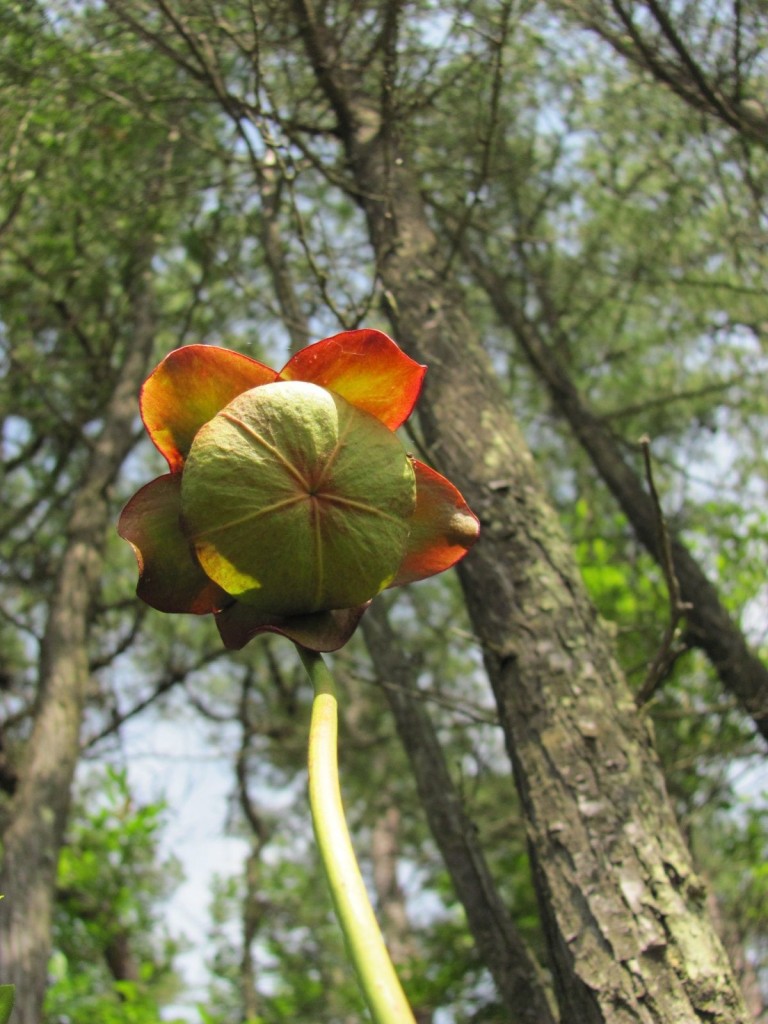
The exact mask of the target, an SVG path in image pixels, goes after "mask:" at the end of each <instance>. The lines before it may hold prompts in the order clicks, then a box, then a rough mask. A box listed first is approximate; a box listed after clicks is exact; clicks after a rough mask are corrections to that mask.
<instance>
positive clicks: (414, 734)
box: [362, 603, 555, 1024]
mask: <svg viewBox="0 0 768 1024" xmlns="http://www.w3.org/2000/svg"><path fill="white" fill-rule="evenodd" d="M362 627H363V633H364V635H365V642H366V645H367V647H368V650H369V652H370V654H371V659H372V661H373V664H374V668H375V670H376V674H377V676H378V677H379V681H380V683H381V685H382V687H383V689H384V692H385V694H386V697H387V700H388V701H389V706H390V708H391V709H392V714H393V716H394V719H395V726H396V728H397V733H398V736H399V737H400V741H401V742H402V744H403V747H404V748H405V751H406V753H407V755H408V758H409V760H410V762H411V767H412V769H413V773H414V777H415V779H416V787H417V789H418V792H419V797H420V799H421V803H422V805H423V807H424V812H425V814H426V816H427V820H428V822H429V827H430V829H431V831H432V836H433V837H434V840H435V842H436V843H437V846H438V848H439V850H440V853H441V854H442V857H443V860H444V861H445V866H446V868H447V869H448V872H449V874H450V876H451V881H452V882H453V887H454V890H455V892H456V895H457V897H458V898H459V900H460V901H461V903H462V905H463V907H464V912H465V913H466V915H467V923H468V925H469V930H470V932H471V933H472V937H473V939H474V941H475V944H476V946H477V950H478V953H479V954H480V957H481V959H482V961H483V963H484V964H485V965H486V967H487V968H488V970H489V971H490V973H491V976H492V977H493V980H494V982H495V983H496V989H497V992H498V995H499V999H500V1001H501V1003H502V1005H503V1006H504V1008H505V1010H506V1012H507V1013H508V1014H509V1019H510V1020H514V1021H517V1022H519V1024H554V1022H555V1017H554V1016H553V1014H552V1010H551V1009H550V1007H549V1004H548V1002H547V998H546V994H545V987H544V985H543V982H542V977H541V971H540V969H539V967H538V965H537V964H536V961H535V960H534V958H533V957H532V956H531V954H530V953H529V951H528V949H527V948H526V945H525V943H524V942H523V940H522V938H521V937H520V934H519V932H518V931H517V928H516V927H515V924H514V922H513V921H512V918H511V917H510V915H509V912H508V911H507V908H506V907H505V906H504V904H503V902H502V900H501V897H500V895H499V891H498V889H497V888H496V885H495V883H494V880H493V877H492V875H491V873H490V870H489V868H488V864H487V862H486V859H485V856H484V854H483V850H482V847H481V846H480V842H479V840H478V836H477V832H476V829H475V827H474V825H473V824H472V822H471V821H470V820H469V818H468V817H467V814H466V812H465V811H464V807H463V803H462V800H461V797H460V796H459V794H458V792H457V790H456V787H455V785H454V784H453V780H452V778H451V775H450V772H449V771H448V766H447V765H446V763H445V757H444V756H443V750H442V747H441V746H440V742H439V740H438V738H437V734H436V732H435V728H434V726H433V725H432V722H431V720H430V717H429V714H428V713H427V710H426V708H425V707H424V705H423V704H422V702H421V701H420V700H419V698H418V697H416V696H415V695H414V693H413V689H414V685H413V670H412V667H411V665H410V663H409V662H408V660H407V658H406V657H405V656H404V655H403V654H402V653H401V652H400V650H399V648H398V643H397V637H396V635H395V633H394V631H393V629H392V627H391V626H390V624H389V621H388V618H387V614H386V611H385V610H384V608H383V607H382V606H381V605H379V604H378V603H374V604H373V606H372V607H371V608H370V609H369V610H368V612H367V613H366V615H365V617H364V619H363V623H362Z"/></svg>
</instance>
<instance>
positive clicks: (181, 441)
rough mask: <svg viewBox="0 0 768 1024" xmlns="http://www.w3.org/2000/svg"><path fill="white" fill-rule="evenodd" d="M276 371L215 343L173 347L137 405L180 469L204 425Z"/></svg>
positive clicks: (161, 446)
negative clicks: (235, 399)
mask: <svg viewBox="0 0 768 1024" xmlns="http://www.w3.org/2000/svg"><path fill="white" fill-rule="evenodd" d="M275 380H277V373H276V371H275V370H271V369H270V368H269V367H268V366H264V364H263V363H259V362H257V361H256V360H255V359H251V358H250V357H249V356H244V355H241V354H240V353H239V352H233V351H232V350H231V349H228V348H217V347H216V346H215V345H185V346H184V348H177V349H174V351H173V352H171V353H170V354H169V355H167V356H166V357H165V359H164V360H163V361H162V363H160V365H159V366H157V367H156V368H155V369H154V370H153V371H152V373H151V374H150V375H149V377H148V378H147V379H146V381H145V382H144V387H143V388H142V389H141V396H140V398H139V404H140V406H141V418H142V419H143V420H144V425H145V426H146V428H147V431H148V432H149V436H150V437H151V438H152V441H153V442H154V444H155V445H156V447H157V448H158V449H159V451H160V452H161V453H162V454H163V455H164V456H165V457H166V459H167V460H168V465H169V466H170V468H171V469H172V470H174V471H175V470H179V469H181V467H182V466H183V464H184V459H185V457H186V455H187V454H188V452H189V449H190V446H191V444H192V440H193V438H194V436H195V434H196V433H197V432H198V430H199V429H200V427H202V425H203V424H204V423H207V422H208V420H210V419H213V417H214V416H215V415H216V413H217V412H220V411H221V410H222V409H223V408H224V406H225V405H228V404H229V403H230V402H231V401H232V399H233V398H237V396H238V395H239V394H242V392H243V391H248V390H249V389H250V388H255V387H258V386H259V385H260V384H271V383H272V382H273V381H275Z"/></svg>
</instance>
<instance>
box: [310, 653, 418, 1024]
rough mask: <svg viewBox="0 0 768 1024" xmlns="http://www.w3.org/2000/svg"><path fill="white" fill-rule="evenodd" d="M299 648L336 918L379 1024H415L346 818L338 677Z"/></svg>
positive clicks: (318, 834)
mask: <svg viewBox="0 0 768 1024" xmlns="http://www.w3.org/2000/svg"><path fill="white" fill-rule="evenodd" d="M296 649H297V651H298V652H299V657H300V658H301V660H302V662H303V663H304V668H305V669H306V670H307V674H308V676H309V678H310V680H311V681H312V685H313V686H314V689H315V698H314V702H313V704H312V722H311V725H310V730H309V805H310V809H311V812H312V824H313V826H314V829H315V838H316V839H317V845H318V848H319V850H320V858H321V860H322V862H323V867H324V869H325V874H326V877H327V879H328V886H329V888H330V890H331V898H332V899H333V905H334V907H335V909H336V916H337V917H338V919H339V924H340V925H341V930H342V931H343V933H344V938H345V939H346V943H347V950H348V952H349V955H350V958H351V960H352V964H353V966H354V968H355V971H356V972H357V978H358V981H359V982H360V987H361V988H362V990H363V995H364V997H365V1000H366V1002H367V1004H368V1009H369V1010H370V1012H371V1017H372V1018H373V1020H374V1022H375V1024H415V1021H414V1016H413V1013H412V1012H411V1008H410V1006H409V1005H408V1001H407V999H406V998H405V995H404V993H403V990H402V988H401V986H400V982H399V980H398V977H397V974H396V973H395V969H394V967H393V966H392V961H391V960H390V958H389V953H388V952H387V948H386V946H385V945H384V939H383V938H382V935H381V931H380V930H379V925H378V922H377V921H376V917H375V915H374V913H373V909H372V907H371V903H370V900H369V899H368V893H367V892H366V888H365V883H364V882H363V878H362V875H361V874H360V868H359V867H358V864H357V858H356V857H355V851H354V850H353V849H352V842H351V840H350V838H349V829H348V828H347V822H346V819H345V817H344V808H343V807H342V803H341V791H340V789H339V772H338V759H337V732H338V705H337V702H336V687H335V686H334V682H333V677H332V676H331V673H330V672H329V670H328V667H327V665H326V664H325V662H324V661H323V658H322V656H321V655H320V654H316V653H315V652H314V651H308V650H307V649H306V648H304V647H301V646H299V644H296Z"/></svg>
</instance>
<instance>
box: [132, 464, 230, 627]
mask: <svg viewBox="0 0 768 1024" xmlns="http://www.w3.org/2000/svg"><path fill="white" fill-rule="evenodd" d="M180 507H181V474H180V473H168V474H167V475H166V476H160V477H158V478H157V479H156V480H152V481H151V482H150V483H148V484H147V485H146V486H145V487H142V488H141V490H140V491H138V492H137V493H136V494H134V496H133V497H132V498H131V500H130V501H129V502H128V504H127V505H126V506H125V508H124V509H123V511H122V513H121V514H120V521H119V523H118V524H117V532H118V533H119V534H120V536H121V537H123V538H124V539H125V540H127V541H128V543H129V544H130V545H131V546H132V547H133V550H134V553H135V555H136V561H137V562H138V563H139V585H138V587H137V588H136V593H137V594H138V595H139V597H140V598H141V599H142V601H146V603H147V604H148V605H151V606H152V608H157V610H158V611H161V612H192V613H193V614H195V615H205V614H206V613H207V612H213V611H217V610H218V609H219V608H221V607H222V605H223V603H224V602H225V601H228V600H231V598H229V596H228V595H227V594H225V593H224V591H223V590H222V589H221V588H220V587H218V586H217V585H216V584H215V583H214V582H213V581H212V580H209V579H208V577H207V576H206V575H205V573H204V572H203V570H202V569H201V568H200V566H199V565H198V564H197V562H196V560H195V559H194V557H193V556H192V553H191V551H190V546H189V541H188V540H187V538H186V537H185V536H184V534H183V533H182V532H181V527H180V525H179V512H180Z"/></svg>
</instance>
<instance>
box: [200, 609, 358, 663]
mask: <svg viewBox="0 0 768 1024" xmlns="http://www.w3.org/2000/svg"><path fill="white" fill-rule="evenodd" d="M370 603H371V602H370V601H367V602H366V603H365V604H362V605H359V606H358V607H356V608H340V609H338V610H335V611H330V612H316V613H315V614H313V615H291V616H277V615H273V616H266V615H263V614H261V613H260V612H258V611H256V609H254V608H249V607H248V605H244V604H240V602H239V601H238V602H236V603H235V604H233V605H231V606H230V607H228V608H225V609H223V610H222V611H220V612H219V613H218V614H217V615H216V625H217V626H218V628H219V634H220V636H221V639H222V640H223V641H224V646H225V647H226V648H227V649H228V650H230V651H239V650H240V648H241V647H245V645H246V644H247V643H248V641H249V640H251V639H253V637H255V636H257V635H258V634H259V633H279V634H280V635H281V636H285V637H288V639H289V640H293V642H294V643H297V644H301V646H302V647H306V648H307V649H308V650H310V651H319V652H322V653H328V652H329V651H338V649H339V648H340V647H343V646H344V644H345V643H346V642H347V640H349V638H350V637H351V636H352V634H353V633H354V631H355V630H356V629H357V624H358V623H359V621H360V619H361V618H362V615H363V612H364V611H365V610H366V608H367V607H368V605H369V604H370Z"/></svg>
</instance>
